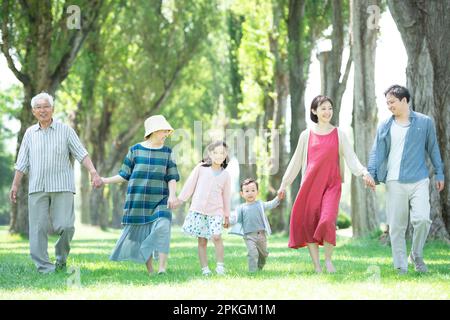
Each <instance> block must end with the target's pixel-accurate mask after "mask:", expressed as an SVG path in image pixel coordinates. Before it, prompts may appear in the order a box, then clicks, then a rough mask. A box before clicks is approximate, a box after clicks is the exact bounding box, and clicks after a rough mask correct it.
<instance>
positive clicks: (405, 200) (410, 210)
mask: <svg viewBox="0 0 450 320" xmlns="http://www.w3.org/2000/svg"><path fill="white" fill-rule="evenodd" d="M429 185H430V179H428V178H427V179H424V180H420V181H418V182H415V183H399V182H398V181H388V182H387V183H386V215H387V220H388V224H389V236H390V238H391V247H392V257H393V260H394V267H395V268H401V269H407V268H408V256H407V253H406V239H405V236H406V229H407V227H408V220H410V221H411V225H412V226H413V239H412V248H411V253H412V254H413V255H414V257H420V258H423V247H424V245H425V241H426V240H427V237H428V232H429V231H430V226H431V220H430V195H429ZM408 214H409V219H408Z"/></svg>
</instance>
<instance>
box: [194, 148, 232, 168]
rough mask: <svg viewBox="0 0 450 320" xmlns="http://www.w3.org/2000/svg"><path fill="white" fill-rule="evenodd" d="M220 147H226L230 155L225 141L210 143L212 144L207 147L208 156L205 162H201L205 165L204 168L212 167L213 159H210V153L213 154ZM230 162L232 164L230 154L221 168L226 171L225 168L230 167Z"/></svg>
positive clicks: (204, 159)
mask: <svg viewBox="0 0 450 320" xmlns="http://www.w3.org/2000/svg"><path fill="white" fill-rule="evenodd" d="M220 146H222V147H224V148H225V150H226V151H227V153H228V146H227V144H226V143H225V141H215V142H213V143H210V144H209V145H208V146H207V147H206V150H205V153H206V156H205V158H203V160H202V161H201V162H202V163H203V164H202V167H210V166H211V165H212V160H211V158H210V157H209V153H210V152H212V151H213V150H214V149H215V148H217V147H220ZM229 162H230V158H229V157H228V154H227V156H226V158H225V160H223V162H222V163H221V165H220V166H221V167H222V168H224V169H225V168H226V167H227V166H228V163H229Z"/></svg>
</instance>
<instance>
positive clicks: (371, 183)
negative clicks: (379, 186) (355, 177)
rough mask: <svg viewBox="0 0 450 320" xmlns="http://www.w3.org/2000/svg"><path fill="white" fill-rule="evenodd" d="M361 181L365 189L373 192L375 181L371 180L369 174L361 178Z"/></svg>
mask: <svg viewBox="0 0 450 320" xmlns="http://www.w3.org/2000/svg"><path fill="white" fill-rule="evenodd" d="M363 180H364V184H365V187H366V188H367V187H369V188H370V189H372V190H373V191H375V180H373V178H372V176H371V175H370V173H366V174H365V175H364V176H363Z"/></svg>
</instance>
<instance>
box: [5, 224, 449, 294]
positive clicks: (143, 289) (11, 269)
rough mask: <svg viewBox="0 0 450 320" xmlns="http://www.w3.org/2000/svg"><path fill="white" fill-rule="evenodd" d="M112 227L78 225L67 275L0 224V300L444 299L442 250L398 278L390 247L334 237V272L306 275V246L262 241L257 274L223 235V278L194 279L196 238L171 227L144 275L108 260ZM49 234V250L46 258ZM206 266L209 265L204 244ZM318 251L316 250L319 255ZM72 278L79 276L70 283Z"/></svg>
mask: <svg viewBox="0 0 450 320" xmlns="http://www.w3.org/2000/svg"><path fill="white" fill-rule="evenodd" d="M119 235H120V230H112V231H108V232H104V231H100V230H98V229H95V228H92V227H79V228H77V230H76V232H75V237H74V240H73V241H72V251H71V254H70V257H69V260H68V267H69V268H71V267H73V268H74V269H76V270H77V271H76V272H75V273H73V274H68V273H65V272H58V273H55V274H50V275H41V274H39V273H38V272H37V271H36V269H35V267H34V265H33V263H32V262H31V259H30V257H29V251H28V241H27V240H26V239H22V238H20V237H17V236H10V235H9V234H8V232H7V228H6V227H1V228H0V299H200V300H203V299H449V298H450V268H449V267H450V250H449V249H450V247H449V246H448V245H447V244H445V243H443V242H437V241H436V242H430V243H427V245H426V251H425V261H426V262H427V264H428V267H429V270H430V272H429V273H428V274H417V273H416V272H414V270H413V268H412V266H410V271H409V273H408V274H407V275H404V276H399V275H397V274H396V272H395V271H394V270H393V268H392V264H391V252H390V247H385V246H381V245H379V244H378V241H377V240H376V239H364V240H358V241H356V240H352V239H350V238H348V237H343V236H338V243H337V248H336V250H335V253H334V261H335V267H336V269H337V273H336V274H321V275H317V274H314V272H313V268H312V265H311V262H310V258H309V255H308V252H307V249H305V248H303V249H301V250H292V249H289V248H287V237H286V236H282V235H274V236H271V237H270V238H269V251H270V256H269V258H268V260H267V265H266V267H265V269H264V270H263V271H262V272H259V273H257V274H249V273H248V272H247V257H246V248H245V245H244V242H243V240H242V239H241V238H240V237H238V236H234V235H227V234H225V235H224V243H225V265H226V268H227V271H228V273H227V275H226V276H223V277H220V276H216V275H215V276H212V277H209V278H204V277H202V276H201V272H200V267H199V262H198V257H197V247H196V239H194V238H190V237H187V236H185V235H183V234H182V233H181V231H180V229H179V228H177V227H174V228H173V231H172V242H171V252H170V255H169V265H168V273H167V274H166V275H164V276H158V275H152V276H149V275H148V274H147V272H146V268H145V266H144V265H143V264H142V265H141V264H136V263H132V262H121V263H117V262H111V261H109V260H108V257H109V254H110V253H111V250H112V248H113V246H114V244H115V241H116V240H117V239H118V237H119ZM55 240H56V238H55V237H51V238H50V244H49V254H50V255H51V257H52V258H54V254H53V252H54V248H53V243H54V242H55ZM208 250H209V259H210V268H211V269H213V268H215V259H214V249H213V246H212V245H211V246H210V247H209V248H208ZM321 254H323V253H322V252H321ZM77 276H79V279H80V281H79V282H78V281H77Z"/></svg>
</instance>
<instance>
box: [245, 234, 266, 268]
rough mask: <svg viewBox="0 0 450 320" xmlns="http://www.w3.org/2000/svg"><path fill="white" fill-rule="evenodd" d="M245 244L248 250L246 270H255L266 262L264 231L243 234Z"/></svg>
mask: <svg viewBox="0 0 450 320" xmlns="http://www.w3.org/2000/svg"><path fill="white" fill-rule="evenodd" d="M244 240H245V245H246V246H247V251H248V255H247V256H248V271H250V272H256V270H258V269H260V270H261V269H262V268H263V267H264V265H265V264H266V258H267V256H268V255H269V252H267V239H266V233H265V231H257V232H251V233H247V234H245V235H244Z"/></svg>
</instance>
